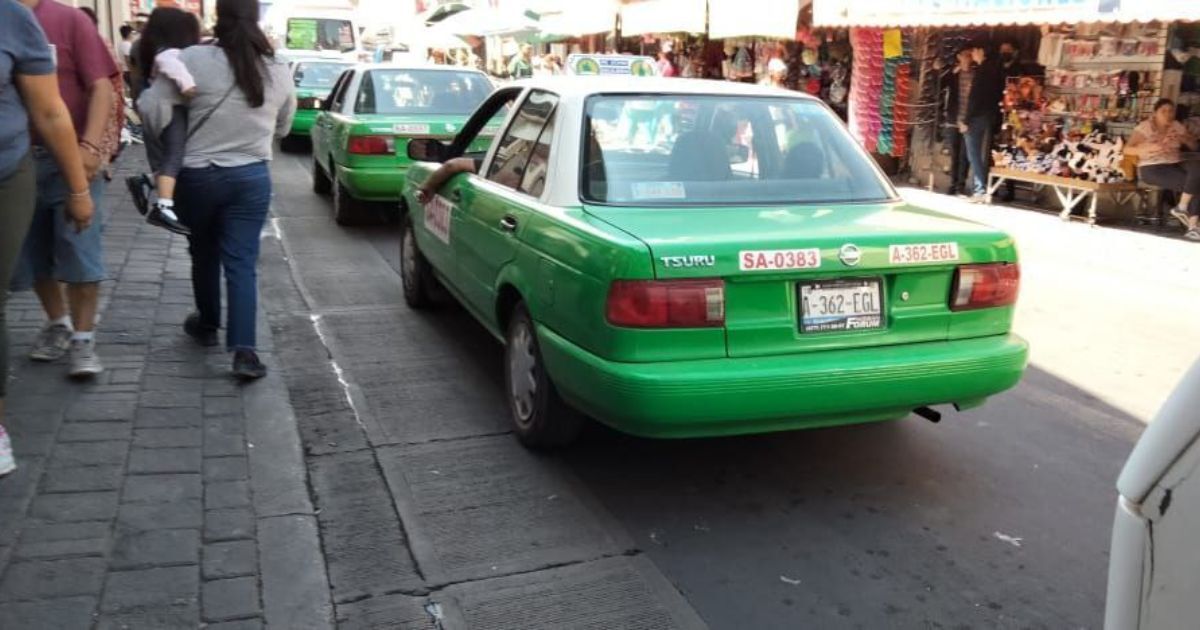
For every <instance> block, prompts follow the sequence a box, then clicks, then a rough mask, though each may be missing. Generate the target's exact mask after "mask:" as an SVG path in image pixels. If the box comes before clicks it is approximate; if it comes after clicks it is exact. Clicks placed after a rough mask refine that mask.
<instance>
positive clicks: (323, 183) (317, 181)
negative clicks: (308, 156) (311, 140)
mask: <svg viewBox="0 0 1200 630" xmlns="http://www.w3.org/2000/svg"><path fill="white" fill-rule="evenodd" d="M312 180H313V192H315V193H317V194H318V195H328V194H329V192H330V191H331V190H333V182H331V181H329V176H328V175H326V174H325V170H324V169H322V168H321V163H320V162H318V161H317V156H315V155H314V156H313V159H312Z"/></svg>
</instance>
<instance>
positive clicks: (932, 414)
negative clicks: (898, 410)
mask: <svg viewBox="0 0 1200 630" xmlns="http://www.w3.org/2000/svg"><path fill="white" fill-rule="evenodd" d="M913 413H915V414H917V415H918V416H921V417H922V418H925V419H926V420H928V421H930V422H933V423H937V422H941V421H942V414H941V413H939V412H937V411H934V410H933V409H930V408H929V407H917V408H916V409H913Z"/></svg>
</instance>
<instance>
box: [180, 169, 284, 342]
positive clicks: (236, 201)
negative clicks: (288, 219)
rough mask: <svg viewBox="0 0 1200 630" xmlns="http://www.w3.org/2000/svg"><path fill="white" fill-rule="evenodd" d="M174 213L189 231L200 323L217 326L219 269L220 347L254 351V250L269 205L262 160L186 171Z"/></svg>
mask: <svg viewBox="0 0 1200 630" xmlns="http://www.w3.org/2000/svg"><path fill="white" fill-rule="evenodd" d="M175 200H176V201H175V209H176V211H177V212H178V213H179V219H180V221H182V222H183V224H184V225H186V226H188V228H190V229H191V230H192V235H191V236H190V237H188V251H189V252H190V253H191V255H192V294H193V297H194V298H195V300H196V310H197V311H199V313H200V323H201V324H202V325H204V326H207V327H209V328H212V329H214V330H215V329H216V328H217V327H219V326H220V324H221V271H222V269H224V271H225V289H226V291H227V293H228V299H229V312H228V316H227V318H226V330H225V347H226V348H227V349H229V350H253V349H254V347H255V342H256V335H255V332H256V331H255V321H256V317H257V313H258V269H257V266H258V246H259V239H260V238H261V234H262V228H263V223H265V222H266V220H267V208H268V207H269V206H270V203H271V175H270V173H269V171H268V170H267V163H266V162H255V163H254V164H247V165H244V166H233V167H220V166H209V167H207V168H185V169H183V170H182V171H180V172H179V181H178V183H177V184H176V186H175Z"/></svg>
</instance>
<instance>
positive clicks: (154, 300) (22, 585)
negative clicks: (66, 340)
mask: <svg viewBox="0 0 1200 630" xmlns="http://www.w3.org/2000/svg"><path fill="white" fill-rule="evenodd" d="M141 168H144V161H143V158H142V156H141V152H140V151H139V150H136V149H135V150H131V151H130V152H129V153H128V154H127V155H126V157H124V158H123V160H122V163H121V164H119V165H118V168H117V169H116V171H117V172H116V174H115V175H116V176H115V177H114V180H113V182H112V184H111V185H110V186H109V189H108V191H107V193H106V195H105V201H106V203H105V206H106V209H107V210H108V212H109V213H110V218H109V220H108V223H107V228H106V232H105V245H106V248H107V251H106V257H107V264H108V266H109V274H110V277H111V278H112V281H110V282H106V283H105V284H104V291H103V295H104V297H103V304H102V320H101V323H100V326H99V329H98V335H97V343H98V348H99V352H100V355H101V357H102V358H103V360H104V362H105V365H106V367H107V371H106V372H104V374H103V375H101V376H100V377H99V378H97V379H96V380H94V381H92V382H90V383H85V384H81V383H72V382H70V381H69V380H67V379H66V377H65V365H63V364H62V363H61V362H60V363H58V364H51V365H37V364H34V363H31V362H30V361H28V360H27V359H26V358H25V357H24V353H25V351H26V350H27V348H28V345H29V342H30V341H31V339H32V338H33V336H34V335H35V334H36V332H37V329H38V327H39V326H40V325H41V323H42V321H43V315H42V313H41V310H40V308H39V307H38V305H37V302H36V300H35V298H34V297H33V295H32V294H30V293H23V294H18V295H14V296H13V299H12V300H11V302H10V307H9V308H10V311H9V322H10V328H11V332H12V334H13V338H12V341H13V344H12V346H13V348H12V351H13V353H14V355H15V356H14V360H13V367H14V370H13V374H12V381H11V382H10V385H11V387H10V396H9V400H8V406H9V409H8V418H7V426H8V428H9V431H10V433H11V434H12V436H13V441H14V446H15V449H16V453H17V460H18V465H19V467H20V468H19V469H18V471H17V472H16V473H14V474H13V475H10V476H9V477H7V478H5V479H3V480H0V628H6V629H17V628H56V629H71V628H91V627H96V628H124V627H131V628H175V627H179V628H195V627H198V626H202V625H206V624H207V626H208V627H209V628H214V629H217V628H221V629H225V628H239V629H241V628H258V627H261V626H263V625H264V623H265V624H267V625H272V626H278V627H286V628H321V627H328V626H329V625H330V624H331V617H332V606H331V604H330V598H329V590H328V583H327V581H326V577H325V567H324V560H323V559H322V557H321V554H320V547H319V542H318V539H317V532H316V522H315V516H314V514H313V509H312V506H311V504H310V502H309V498H308V494H307V490H306V488H305V481H304V474H305V473H304V464H303V458H302V455H301V452H300V447H299V439H298V435H297V432H296V428H295V419H294V416H293V414H292V409H291V406H290V403H289V402H288V397H287V393H286V388H285V387H284V386H283V384H282V382H281V381H280V380H279V377H278V376H277V375H276V374H277V373H278V370H277V371H276V373H273V374H272V375H271V376H269V377H268V378H266V379H264V380H262V381H259V382H258V383H255V384H253V385H249V386H244V387H243V386H240V385H239V384H237V383H236V382H235V381H234V380H232V379H231V378H230V377H229V376H228V372H229V357H228V355H227V354H226V353H224V352H223V351H220V350H219V349H213V350H206V349H202V348H199V347H196V346H195V345H193V344H191V343H190V342H189V340H188V338H187V337H186V336H185V335H184V334H183V332H182V329H181V327H180V324H181V322H182V321H183V319H184V317H185V316H186V315H187V313H188V312H189V311H190V310H191V308H192V307H191V303H192V298H191V285H190V281H189V279H188V278H189V276H188V264H189V263H188V255H187V250H186V241H185V240H184V239H183V238H180V237H173V236H171V235H170V234H169V233H167V232H166V231H163V230H160V229H157V228H153V227H150V226H148V225H146V224H145V223H143V222H142V221H141V217H140V216H138V214H137V213H136V211H134V209H133V208H132V205H131V204H130V203H129V201H128V194H127V193H126V192H125V189H124V186H123V179H124V177H125V176H126V175H128V174H130V173H131V172H133V171H134V170H136V169H141ZM260 331H261V333H260V334H262V335H263V336H264V339H263V341H264V343H263V344H262V350H263V352H262V355H263V358H264V361H266V362H267V363H268V365H272V366H274V364H275V355H274V353H273V351H272V344H271V339H270V331H269V329H268V327H267V326H266V325H265V324H263V325H260Z"/></svg>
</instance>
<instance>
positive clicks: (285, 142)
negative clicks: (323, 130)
mask: <svg viewBox="0 0 1200 630" xmlns="http://www.w3.org/2000/svg"><path fill="white" fill-rule="evenodd" d="M305 143H306V141H305V138H304V137H302V136H290V135H289V136H284V137H282V138H280V139H279V150H280V151H283V152H284V153H300V152H301V151H304V145H305Z"/></svg>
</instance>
